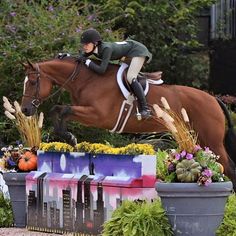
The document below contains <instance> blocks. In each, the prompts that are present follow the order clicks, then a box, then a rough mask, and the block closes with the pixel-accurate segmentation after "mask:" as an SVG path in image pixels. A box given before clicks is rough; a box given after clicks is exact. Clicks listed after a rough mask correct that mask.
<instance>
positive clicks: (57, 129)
mask: <svg viewBox="0 0 236 236" xmlns="http://www.w3.org/2000/svg"><path fill="white" fill-rule="evenodd" d="M72 113H73V112H72V109H71V107H70V106H65V105H55V106H54V107H53V108H52V109H51V110H50V116H51V119H52V122H53V126H54V133H55V135H56V136H57V137H59V138H60V139H61V140H62V141H65V142H66V143H68V144H70V145H72V146H75V145H76V144H77V139H76V137H75V136H74V135H73V134H72V133H71V132H68V131H67V125H66V120H67V118H68V117H69V116H70V115H71V114H72Z"/></svg>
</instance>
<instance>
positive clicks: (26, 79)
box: [23, 76, 29, 94]
mask: <svg viewBox="0 0 236 236" xmlns="http://www.w3.org/2000/svg"><path fill="white" fill-rule="evenodd" d="M28 80H29V78H28V76H25V81H24V89H23V94H25V90H26V83H27V82H28Z"/></svg>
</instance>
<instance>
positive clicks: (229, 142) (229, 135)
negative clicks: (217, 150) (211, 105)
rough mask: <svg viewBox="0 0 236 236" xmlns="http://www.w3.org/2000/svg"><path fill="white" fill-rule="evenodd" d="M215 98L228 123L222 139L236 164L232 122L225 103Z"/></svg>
mask: <svg viewBox="0 0 236 236" xmlns="http://www.w3.org/2000/svg"><path fill="white" fill-rule="evenodd" d="M216 100H217V102H218V103H219V105H220V107H221V109H222V110H223V112H224V114H225V118H226V120H227V123H228V130H227V131H226V134H225V140H224V141H225V148H226V151H227V153H228V154H229V156H230V158H231V160H232V161H233V162H234V163H235V164H236V133H235V132H234V124H233V121H232V119H231V117H230V114H229V111H228V109H227V107H226V106H225V104H224V103H223V102H222V101H221V100H220V99H219V98H216Z"/></svg>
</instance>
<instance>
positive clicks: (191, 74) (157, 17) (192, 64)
mask: <svg viewBox="0 0 236 236" xmlns="http://www.w3.org/2000/svg"><path fill="white" fill-rule="evenodd" d="M95 2H100V3H103V4H104V7H105V10H106V12H105V13H106V15H105V16H104V17H105V19H110V20H112V19H113V21H115V28H122V27H123V28H125V29H126V36H128V37H131V38H134V39H136V40H138V41H140V42H142V43H144V44H145V45H146V46H147V47H148V48H149V50H150V51H151V52H152V53H153V60H152V62H151V64H150V65H149V67H148V69H149V70H155V71H156V70H158V69H159V70H160V69H161V70H162V71H163V72H164V76H165V80H166V81H168V82H169V83H177V84H185V85H193V86H196V87H202V83H203V86H204V87H206V86H207V85H206V79H207V78H206V74H205V72H208V70H209V69H208V68H209V65H208V64H209V63H208V62H207V63H206V57H205V55H202V54H201V53H198V51H199V49H201V46H202V45H201V44H200V43H199V42H198V38H197V35H198V32H199V31H200V30H201V29H199V28H198V27H199V26H198V23H197V20H198V18H197V17H198V15H199V14H200V12H201V11H203V10H205V9H209V7H210V6H211V5H212V4H213V3H214V2H215V0H197V1H195V0H190V1H183V0H161V1H158V2H157V1H155V0H151V1H146V0H139V1H126V0H121V1H116V0H108V1H104V0H100V1H95ZM196 49H197V50H196Z"/></svg>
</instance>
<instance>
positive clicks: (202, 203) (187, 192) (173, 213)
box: [156, 182, 232, 236]
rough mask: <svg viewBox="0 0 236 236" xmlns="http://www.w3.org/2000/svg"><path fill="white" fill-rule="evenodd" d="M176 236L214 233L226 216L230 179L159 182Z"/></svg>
mask: <svg viewBox="0 0 236 236" xmlns="http://www.w3.org/2000/svg"><path fill="white" fill-rule="evenodd" d="M156 191H157V194H158V195H159V196H160V198H161V202H162V205H163V207H164V209H165V210H166V214H167V217H168V218H169V221H170V223H171V225H172V228H173V231H174V235H181V236H187V235H188V236H199V235H201V236H214V235H215V232H216V230H217V228H218V227H219V225H220V223H221V221H222V219H223V216H224V208H225V204H226V200H227V197H228V196H229V195H230V193H231V191H232V183H231V182H222V183H211V184H210V185H209V186H198V185H197V184H196V183H160V182H157V183H156Z"/></svg>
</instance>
